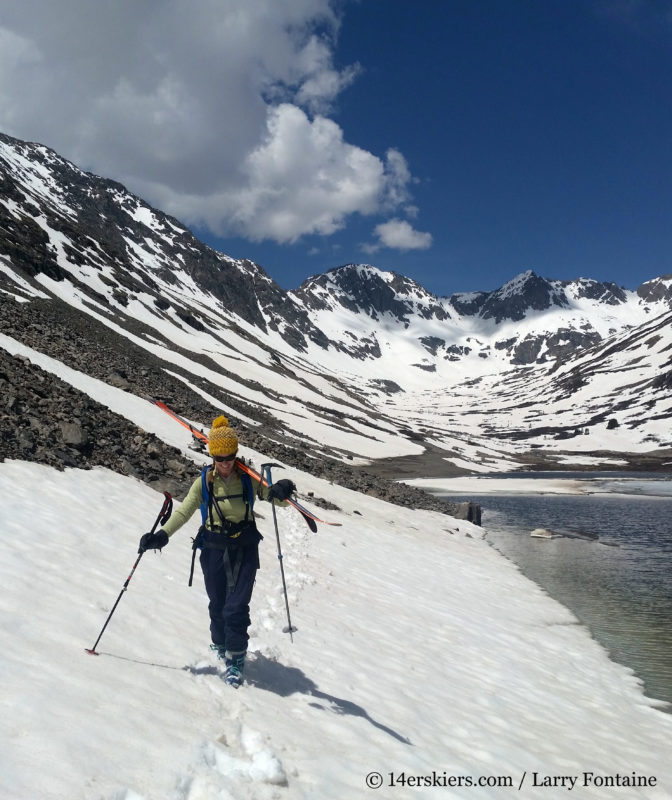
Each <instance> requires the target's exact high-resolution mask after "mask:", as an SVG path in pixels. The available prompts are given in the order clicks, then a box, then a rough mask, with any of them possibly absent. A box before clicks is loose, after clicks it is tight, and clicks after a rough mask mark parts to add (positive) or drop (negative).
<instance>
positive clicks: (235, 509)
mask: <svg viewBox="0 0 672 800" xmlns="http://www.w3.org/2000/svg"><path fill="white" fill-rule="evenodd" d="M213 472H214V470H212V471H211V472H210V473H209V474H208V476H207V477H208V479H209V478H210V476H212V474H213ZM250 480H251V481H252V490H253V492H254V494H255V495H256V496H260V497H261V498H262V499H264V500H265V499H266V498H267V495H268V487H266V486H263V487H262V489H261V493H260V495H259V494H257V493H258V492H259V481H258V480H255V479H254V478H253V477H252V476H250ZM210 487H211V488H210V491H211V493H212V494H213V497H220V498H221V497H226V498H227V499H225V500H218V504H219V509H220V511H221V512H222V516H223V517H224V518H225V519H227V520H229V522H242V521H243V520H244V519H245V501H244V499H243V483H242V481H241V479H240V473H239V472H238V470H237V469H234V470H233V472H232V473H231V477H230V478H229V480H228V482H225V481H224V480H223V479H222V478H220V477H219V475H217V474H216V473H214V477H213V482H212V484H210ZM229 497H231V499H228V498H229ZM202 502H203V489H202V481H201V476H200V475H199V476H198V478H196V480H195V481H194V482H193V483H192V484H191V488H190V489H189V493H188V494H187V496H186V497H185V498H184V502H183V503H182V505H181V506H180V507H179V508H178V509H177V511H173V514H172V516H171V517H170V519H169V520H168V522H166V524H165V525H164V526H163V530H164V531H165V532H166V533H167V534H168V536H172V535H173V534H174V533H175V532H176V531H178V530H179V529H180V528H181V527H182V526H183V525H184V523H185V522H187V521H188V520H190V519H191V517H192V516H193V515H194V512H196V511H200V508H201V503H202ZM273 502H274V503H275V505H276V506H278V507H283V506H287V505H289V504H288V503H287V501H286V500H285V501H282V502H280V501H278V500H274V501H273ZM214 521H215V525H216V524H217V521H218V516H217V514H216V512H215V513H214ZM205 527H206V528H207V529H208V530H210V519H209V516H206V522H205Z"/></svg>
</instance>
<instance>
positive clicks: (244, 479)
mask: <svg viewBox="0 0 672 800" xmlns="http://www.w3.org/2000/svg"><path fill="white" fill-rule="evenodd" d="M209 472H212V466H209V467H205V469H203V470H202V471H201V497H202V498H203V499H202V500H201V523H202V524H203V525H205V523H206V521H207V519H208V516H210V527H211V528H214V527H215V525H214V518H213V515H212V508H213V506H214V507H215V509H216V510H217V513H218V514H219V507H218V506H217V503H213V498H212V492H211V491H210V484H209V483H208V473H209ZM240 481H241V483H242V484H243V493H242V495H240V494H231V495H227V496H226V498H225V499H227V500H230V499H234V498H236V497H242V498H243V501H244V503H245V522H247V521H248V517H249V515H250V514H252V519H254V511H253V509H254V488H253V487H252V479H251V478H250V476H249V475H248V474H247V473H245V472H242V473H241V475H240ZM223 499H224V498H223ZM219 516H220V519H221V514H219Z"/></svg>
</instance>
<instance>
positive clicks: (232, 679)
mask: <svg viewBox="0 0 672 800" xmlns="http://www.w3.org/2000/svg"><path fill="white" fill-rule="evenodd" d="M245 655H246V652H245V650H242V651H241V652H239V653H232V652H231V651H230V650H227V651H226V653H225V664H226V672H225V673H224V683H226V684H228V685H229V686H232V687H233V688H234V689H237V688H238V687H239V686H240V684H241V683H242V682H243V667H244V666H245Z"/></svg>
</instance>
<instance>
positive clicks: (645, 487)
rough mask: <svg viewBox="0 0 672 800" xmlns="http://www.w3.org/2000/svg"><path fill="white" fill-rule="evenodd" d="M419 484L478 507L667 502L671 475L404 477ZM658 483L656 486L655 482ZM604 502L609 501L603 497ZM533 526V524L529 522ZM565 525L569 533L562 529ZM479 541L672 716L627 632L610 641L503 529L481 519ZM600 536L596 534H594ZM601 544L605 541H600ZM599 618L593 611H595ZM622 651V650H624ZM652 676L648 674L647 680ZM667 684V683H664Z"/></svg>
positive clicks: (671, 495)
mask: <svg viewBox="0 0 672 800" xmlns="http://www.w3.org/2000/svg"><path fill="white" fill-rule="evenodd" d="M409 482H411V483H413V484H414V485H416V486H418V487H419V488H422V489H424V490H425V491H427V492H430V493H432V494H434V493H436V494H437V495H440V496H443V497H446V498H451V497H455V498H458V497H459V498H460V499H463V498H469V499H471V500H472V501H473V502H476V503H479V504H480V505H482V506H483V508H484V510H486V509H487V498H488V497H491V498H493V500H494V499H495V498H502V500H504V498H507V497H508V498H510V499H511V500H515V498H521V500H522V499H523V498H525V497H528V498H543V497H544V496H548V498H549V501H550V499H551V498H556V499H557V500H560V499H561V498H567V499H568V500H569V499H570V498H572V497H575V498H589V497H594V498H600V499H601V498H609V499H610V500H611V499H613V500H614V501H617V500H618V499H620V500H626V501H628V500H631V501H637V500H639V501H640V502H641V501H644V502H648V501H651V502H655V501H662V502H665V501H668V502H669V501H672V479H671V478H670V477H668V476H665V477H662V476H661V478H658V479H652V477H651V476H650V475H646V476H641V475H640V476H636V475H633V476H630V477H625V476H622V475H621V476H618V477H607V476H605V475H604V474H602V475H600V477H595V476H593V477H588V476H586V477H585V478H580V477H577V476H575V475H571V476H569V475H568V477H566V478H559V477H548V478H544V477H539V478H530V477H520V478H518V477H499V478H498V477H493V476H491V475H490V476H488V477H479V476H468V477H467V476H465V477H461V478H420V479H416V480H413V481H409ZM657 484H658V485H657ZM607 502H609V501H607ZM518 523H519V524H517V525H515V527H516V528H517V529H518V531H519V532H520V533H521V534H522V535H523V536H525V537H527V536H530V531H531V530H532V528H531V527H526V525H525V524H524V522H523V520H518ZM532 527H534V526H532ZM550 527H552V528H553V531H557V533H555V535H554V536H552V537H549V538H554V539H556V538H559V539H563V538H569V539H583V538H584V537H583V536H577V535H575V533H574V531H572V530H571V526H560V527H558V528H556V527H555V526H552V525H551V526H550ZM565 527H569V528H570V530H569V532H568V531H566V530H565V529H564V528H565ZM482 531H483V537H482V538H483V541H484V542H485V543H487V544H488V546H489V547H491V548H493V549H494V550H495V551H496V552H497V553H498V554H499V555H500V556H501V557H502V558H504V559H506V560H507V561H509V562H510V563H512V564H513V565H515V566H516V568H517V569H518V570H520V572H521V574H523V575H524V576H525V577H526V578H528V579H529V580H531V581H532V582H533V583H534V584H535V585H536V586H538V587H539V588H540V589H542V591H544V592H545V593H547V594H548V596H549V597H551V598H552V599H553V600H554V601H555V602H557V603H559V604H560V605H562V606H563V607H564V608H565V609H567V611H569V613H571V614H572V615H573V616H574V617H575V618H576V621H577V623H578V624H579V625H580V626H581V627H583V628H585V630H586V631H587V632H588V633H589V635H590V636H591V638H592V639H593V640H594V641H595V642H596V643H597V644H598V645H599V646H600V647H601V648H602V649H603V650H604V651H605V653H606V654H607V656H608V657H609V659H610V660H611V661H613V662H614V663H616V664H618V665H620V666H624V667H626V668H627V669H630V670H631V671H632V674H633V675H634V676H635V678H636V679H637V681H638V682H639V684H640V685H639V689H640V692H641V694H642V696H643V697H645V698H646V699H647V701H650V702H651V703H652V704H653V706H654V707H655V708H656V709H657V710H658V711H661V712H663V713H665V714H667V715H672V699H670V692H669V689H666V690H664V691H663V693H662V696H661V695H660V694H658V693H656V691H655V689H653V688H651V683H652V677H651V674H650V673H649V672H648V671H647V669H646V668H644V667H643V666H642V665H641V664H638V663H637V659H636V658H634V659H632V658H631V656H630V653H629V652H628V651H629V650H630V644H631V642H630V639H629V637H628V636H627V635H625V636H619V637H617V638H619V641H618V643H617V644H615V643H614V641H612V640H611V638H610V634H609V633H608V629H603V628H602V626H601V622H600V621H599V619H598V618H596V619H593V618H592V617H593V614H592V613H591V614H589V615H586V614H585V613H583V612H585V608H584V609H582V602H585V598H584V600H583V601H581V600H578V604H577V602H576V601H577V599H578V598H574V599H573V600H569V598H568V597H567V595H566V592H564V593H563V591H562V590H561V591H558V587H557V586H555V585H554V584H553V581H551V582H550V583H549V582H548V581H546V580H544V579H543V576H542V574H535V570H533V571H530V569H528V567H529V564H527V565H526V563H525V561H524V560H523V561H520V560H519V559H518V558H516V556H515V554H513V553H509V552H506V547H505V546H504V547H503V546H502V543H501V542H499V541H498V534H500V533H502V532H503V531H499V530H497V526H496V525H495V527H494V528H493V527H490V526H488V525H487V524H484V525H483V527H482ZM600 538H601V537H600ZM601 543H602V544H609V543H608V542H606V541H604V542H601ZM598 617H599V614H598ZM624 653H627V655H624ZM656 680H657V678H655V677H654V678H653V682H654V684H655V681H656ZM667 686H668V687H669V682H668V684H667Z"/></svg>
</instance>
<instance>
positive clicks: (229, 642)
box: [200, 545, 259, 653]
mask: <svg viewBox="0 0 672 800" xmlns="http://www.w3.org/2000/svg"><path fill="white" fill-rule="evenodd" d="M241 550H242V561H241V565H240V570H239V572H238V577H237V580H236V583H235V586H231V585H230V583H231V581H230V577H231V576H230V574H229V571H228V570H227V568H226V564H225V561H224V554H225V552H226V551H225V550H219V549H216V548H206V547H204V548H203V549H202V550H201V556H200V562H201V568H202V569H203V577H204V579H205V590H206V591H207V593H208V597H209V598H210V604H209V605H208V611H209V612H210V636H211V637H212V643H213V644H218V645H224V646H225V647H226V649H227V650H230V651H231V652H232V653H239V652H241V651H243V650H247V642H248V639H249V636H248V634H247V629H248V627H249V625H250V598H251V597H252V589H253V588H254V581H255V578H256V575H257V569H258V567H259V550H258V547H257V546H256V545H255V546H252V547H243V548H241ZM237 557H238V553H237V552H236V550H235V549H230V551H229V559H230V562H231V565H232V566H233V567H234V568H235V562H236V558H237Z"/></svg>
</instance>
